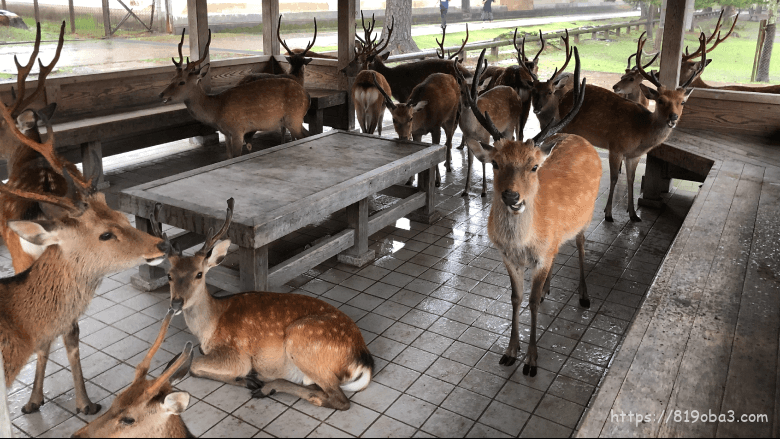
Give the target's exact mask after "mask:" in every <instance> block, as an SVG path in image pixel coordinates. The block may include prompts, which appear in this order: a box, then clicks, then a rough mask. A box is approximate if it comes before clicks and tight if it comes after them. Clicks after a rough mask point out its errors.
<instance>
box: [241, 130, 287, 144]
mask: <svg viewBox="0 0 780 439" xmlns="http://www.w3.org/2000/svg"><path fill="white" fill-rule="evenodd" d="M281 131H282V145H284V143H285V142H286V141H287V129H286V128H285V127H282V129H281ZM247 147H249V144H247Z"/></svg>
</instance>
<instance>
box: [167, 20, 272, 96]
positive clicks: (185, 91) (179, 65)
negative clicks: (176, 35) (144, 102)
mask: <svg viewBox="0 0 780 439" xmlns="http://www.w3.org/2000/svg"><path fill="white" fill-rule="evenodd" d="M280 19H281V17H280ZM185 31H186V29H184V30H182V31H181V41H180V42H179V46H178V49H179V61H178V62H176V59H175V58H171V61H173V65H174V66H176V75H174V77H173V79H171V83H170V84H168V87H166V88H165V90H163V91H162V93H160V98H162V100H163V103H166V104H167V103H168V102H183V101H185V100H186V99H187V98H188V97H189V96H190V95H191V93H192V91H193V89H195V88H197V87H201V85H200V80H201V79H202V78H203V77H205V76H206V75H207V74H208V71H209V64H206V65H204V66H202V67H201V63H203V61H204V60H205V59H206V57H208V56H209V46H210V45H211V30H210V29H209V38H208V40H207V41H206V48H205V50H204V52H203V57H202V58H200V59H199V60H197V61H195V62H192V63H191V62H190V58H189V57H187V64H184V57H183V55H182V52H181V49H182V46H183V45H184V32H185Z"/></svg>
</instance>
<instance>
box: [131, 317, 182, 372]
mask: <svg viewBox="0 0 780 439" xmlns="http://www.w3.org/2000/svg"><path fill="white" fill-rule="evenodd" d="M174 313H175V311H174V310H173V308H171V309H169V310H168V313H167V314H166V315H165V318H164V319H163V321H162V325H161V326H160V332H159V333H158V334H157V339H155V341H154V344H153V345H152V347H151V348H149V352H147V353H146V356H145V357H144V359H143V360H142V361H141V362H140V363H138V366H136V367H135V378H134V379H133V382H136V381H139V380H143V379H146V374H147V373H149V366H150V365H151V364H152V358H154V355H155V354H156V353H157V351H158V350H159V349H160V345H162V343H163V340H165V333H167V332H168V326H169V325H170V324H171V319H172V318H173V315H174Z"/></svg>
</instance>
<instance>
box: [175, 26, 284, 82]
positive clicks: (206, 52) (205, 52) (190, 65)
mask: <svg viewBox="0 0 780 439" xmlns="http://www.w3.org/2000/svg"><path fill="white" fill-rule="evenodd" d="M281 18H282V17H279V19H281ZM182 38H184V37H182ZM209 46H211V29H209V39H208V40H207V41H206V48H205V49H204V50H203V56H202V57H201V58H200V59H199V60H197V61H195V62H194V63H190V60H189V59H187V70H194V69H195V68H196V67H198V66H199V65H200V63H202V62H203V61H205V60H206V58H208V56H209Z"/></svg>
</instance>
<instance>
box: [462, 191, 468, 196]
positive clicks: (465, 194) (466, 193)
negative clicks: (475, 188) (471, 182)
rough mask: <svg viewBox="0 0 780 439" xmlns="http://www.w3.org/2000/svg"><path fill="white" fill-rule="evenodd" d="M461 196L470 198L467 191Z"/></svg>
mask: <svg viewBox="0 0 780 439" xmlns="http://www.w3.org/2000/svg"><path fill="white" fill-rule="evenodd" d="M460 196H461V197H468V196H469V193H468V192H466V191H463V193H462V194H460Z"/></svg>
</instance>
